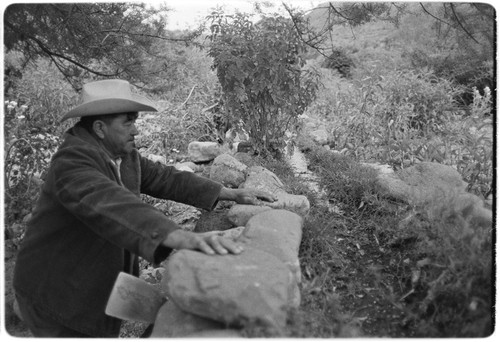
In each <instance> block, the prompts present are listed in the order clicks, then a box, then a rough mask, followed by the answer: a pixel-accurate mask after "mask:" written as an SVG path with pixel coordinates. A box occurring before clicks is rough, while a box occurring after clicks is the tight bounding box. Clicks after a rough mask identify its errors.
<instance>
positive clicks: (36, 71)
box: [4, 60, 76, 225]
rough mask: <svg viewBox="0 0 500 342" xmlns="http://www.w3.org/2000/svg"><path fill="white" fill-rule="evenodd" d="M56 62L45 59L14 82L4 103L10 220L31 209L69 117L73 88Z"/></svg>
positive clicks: (7, 212)
mask: <svg viewBox="0 0 500 342" xmlns="http://www.w3.org/2000/svg"><path fill="white" fill-rule="evenodd" d="M56 75H57V72H56V70H55V69H54V66H52V65H50V64H49V63H48V62H47V61H44V60H40V61H38V62H37V63H36V64H34V65H30V66H28V69H27V70H26V71H25V72H24V73H23V76H22V78H20V79H18V80H16V81H15V82H13V86H12V88H11V89H10V91H9V93H8V94H6V101H5V104H4V106H5V107H4V109H5V111H4V112H5V118H4V129H5V139H6V142H5V146H4V165H5V212H6V217H5V218H6V224H7V225H9V224H12V223H14V222H19V221H20V220H22V219H23V218H24V217H25V216H26V215H27V214H29V213H30V212H31V210H32V209H33V206H34V204H35V202H36V199H37V198H38V190H39V185H40V184H41V183H42V181H43V177H44V173H45V171H46V168H47V167H48V165H49V163H50V159H51V157H52V155H53V154H54V153H55V151H56V149H57V148H58V146H59V142H60V138H61V136H62V134H63V133H64V131H65V130H66V128H68V127H69V123H68V122H66V123H65V124H63V125H61V124H60V123H59V119H60V117H61V116H62V114H64V112H65V111H66V110H67V109H68V106H69V104H70V103H72V101H73V99H74V97H75V96H76V92H74V91H73V90H72V89H71V88H70V87H69V86H68V85H67V84H66V83H65V81H64V80H62V79H61V78H58V77H57V76H56Z"/></svg>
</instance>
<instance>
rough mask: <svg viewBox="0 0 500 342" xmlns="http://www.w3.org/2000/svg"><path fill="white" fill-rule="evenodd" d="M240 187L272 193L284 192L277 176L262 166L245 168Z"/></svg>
mask: <svg viewBox="0 0 500 342" xmlns="http://www.w3.org/2000/svg"><path fill="white" fill-rule="evenodd" d="M242 188H247V189H257V190H263V191H267V192H270V193H272V194H276V193H280V192H285V190H284V189H283V188H284V185H283V183H282V182H281V180H280V179H279V178H278V176H276V175H275V174H274V173H273V172H271V171H269V170H268V169H266V168H265V167H262V166H252V167H249V168H248V169H247V171H246V180H245V183H243V185H242Z"/></svg>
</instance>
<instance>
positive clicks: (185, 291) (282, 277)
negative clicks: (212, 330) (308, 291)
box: [162, 247, 296, 328]
mask: <svg viewBox="0 0 500 342" xmlns="http://www.w3.org/2000/svg"><path fill="white" fill-rule="evenodd" d="M165 268H166V272H165V274H164V276H163V279H162V287H164V288H165V289H166V291H167V293H168V294H169V297H170V298H171V300H172V301H173V302H175V303H176V304H177V305H178V306H179V307H180V308H181V309H182V310H183V311H186V312H189V313H193V314H196V315H200V316H202V317H206V318H209V319H213V320H216V321H220V322H223V323H225V324H228V325H232V324H236V325H242V324H244V323H246V322H257V323H260V324H263V325H264V326H270V327H277V328H283V327H284V326H285V324H286V316H287V314H286V313H287V309H288V307H289V303H290V300H291V298H290V292H291V291H290V288H291V286H292V285H295V286H296V284H295V282H294V281H293V278H292V275H291V273H290V271H289V269H288V267H287V266H286V265H285V264H284V263H283V262H281V261H280V260H279V259H278V258H276V257H275V256H273V255H271V254H268V253H266V252H263V251H261V250H258V249H255V248H250V247H247V248H245V250H244V251H243V252H242V253H241V254H237V255H234V254H230V255H211V256H207V255H206V254H204V253H200V252H196V251H192V250H180V251H177V252H176V253H175V254H173V255H172V256H171V257H170V258H169V261H168V263H167V264H166V266H165Z"/></svg>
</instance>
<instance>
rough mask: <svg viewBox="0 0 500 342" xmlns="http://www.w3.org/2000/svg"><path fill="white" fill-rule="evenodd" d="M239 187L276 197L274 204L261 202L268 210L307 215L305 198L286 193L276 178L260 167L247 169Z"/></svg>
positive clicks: (307, 202) (307, 204)
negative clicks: (244, 178) (243, 180)
mask: <svg viewBox="0 0 500 342" xmlns="http://www.w3.org/2000/svg"><path fill="white" fill-rule="evenodd" d="M241 187H242V188H246V189H258V190H263V191H266V192H268V193H270V194H272V195H274V196H276V197H277V201H275V202H271V203H268V202H263V205H265V206H268V207H270V208H273V209H286V210H290V211H293V212H295V213H297V214H299V215H301V216H307V214H308V213H309V209H310V203H309V200H308V199H307V197H306V196H303V195H292V194H289V193H287V192H286V191H285V190H284V189H283V188H284V185H283V183H282V182H281V180H280V179H279V178H278V176H276V175H275V174H274V173H273V172H271V171H269V170H268V169H266V168H264V167H262V166H252V167H249V168H248V169H247V176H246V180H245V182H244V183H243V184H242V185H241Z"/></svg>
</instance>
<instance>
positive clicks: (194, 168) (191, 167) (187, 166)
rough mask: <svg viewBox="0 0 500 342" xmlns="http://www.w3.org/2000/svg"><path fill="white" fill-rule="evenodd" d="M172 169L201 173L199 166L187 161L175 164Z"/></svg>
mask: <svg viewBox="0 0 500 342" xmlns="http://www.w3.org/2000/svg"><path fill="white" fill-rule="evenodd" d="M174 167H175V168H176V169H177V170H183V171H189V172H199V171H201V166H200V165H196V164H195V163H193V162H190V161H187V162H182V163H175V165H174Z"/></svg>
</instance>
